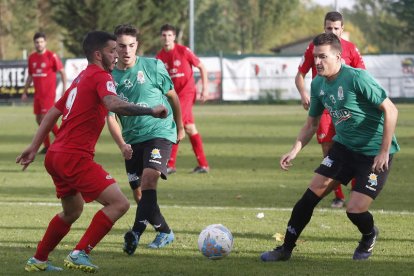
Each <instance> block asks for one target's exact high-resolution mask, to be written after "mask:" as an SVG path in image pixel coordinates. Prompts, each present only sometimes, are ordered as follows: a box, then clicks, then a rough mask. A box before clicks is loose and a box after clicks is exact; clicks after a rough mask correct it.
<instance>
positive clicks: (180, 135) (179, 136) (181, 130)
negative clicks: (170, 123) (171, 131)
mask: <svg viewBox="0 0 414 276" xmlns="http://www.w3.org/2000/svg"><path fill="white" fill-rule="evenodd" d="M184 138H185V130H184V128H183V127H178V128H177V143H176V144H178V143H180V141H181V140H183V139H184Z"/></svg>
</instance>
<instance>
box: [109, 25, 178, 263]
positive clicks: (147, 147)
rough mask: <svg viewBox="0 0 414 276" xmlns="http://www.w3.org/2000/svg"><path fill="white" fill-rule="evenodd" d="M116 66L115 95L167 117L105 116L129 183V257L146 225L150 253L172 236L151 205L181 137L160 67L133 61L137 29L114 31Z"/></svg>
mask: <svg viewBox="0 0 414 276" xmlns="http://www.w3.org/2000/svg"><path fill="white" fill-rule="evenodd" d="M115 36H116V37H117V52H118V55H119V58H118V63H117V65H116V67H115V68H114V70H113V71H112V76H113V78H114V81H115V85H116V92H117V94H118V96H119V97H120V98H121V99H123V100H125V101H127V102H130V103H133V104H136V105H139V106H145V107H152V106H157V105H159V104H161V105H164V106H165V107H167V109H168V116H167V118H165V119H163V120H161V119H155V120H154V119H153V118H152V117H150V116H141V117H129V118H128V117H126V116H118V119H119V122H120V123H121V125H122V131H121V128H120V126H119V125H118V122H117V120H116V118H115V116H114V114H109V115H108V127H109V130H110V132H111V135H112V137H113V138H114V140H115V142H116V143H117V144H118V146H119V148H120V150H121V152H122V154H123V156H124V158H125V167H126V172H127V175H128V180H129V184H130V186H131V189H132V191H133V195H134V199H135V201H136V202H137V204H138V206H137V210H136V217H135V222H134V226H133V228H132V229H131V230H130V231H128V232H127V233H126V234H125V236H124V241H125V243H124V252H125V253H127V254H128V255H132V254H134V252H135V250H136V248H137V246H138V242H139V239H140V236H141V235H142V234H143V232H144V231H145V229H146V227H147V225H148V224H151V225H152V226H153V227H154V229H155V230H156V231H157V232H158V234H157V235H156V237H155V239H154V241H153V242H152V243H150V244H149V247H150V248H161V247H164V246H166V245H167V244H169V243H171V242H173V240H174V233H173V231H172V230H171V229H170V228H169V226H168V224H167V222H166V220H165V219H164V217H163V216H162V214H161V211H160V208H159V206H158V203H157V182H158V179H159V177H160V176H161V178H163V179H167V162H168V159H169V158H170V154H171V147H172V145H173V144H175V143H178V142H179V141H180V140H181V139H183V138H184V136H185V132H184V127H183V123H182V117H181V110H180V102H179V99H178V96H177V94H176V93H175V91H174V88H173V84H172V81H171V78H170V76H169V75H168V72H167V70H166V69H165V66H164V64H163V63H162V62H161V61H159V60H156V59H154V58H145V57H139V56H136V51H137V48H138V39H137V37H138V29H137V28H135V27H134V26H132V25H126V24H124V25H119V26H117V27H116V28H115Z"/></svg>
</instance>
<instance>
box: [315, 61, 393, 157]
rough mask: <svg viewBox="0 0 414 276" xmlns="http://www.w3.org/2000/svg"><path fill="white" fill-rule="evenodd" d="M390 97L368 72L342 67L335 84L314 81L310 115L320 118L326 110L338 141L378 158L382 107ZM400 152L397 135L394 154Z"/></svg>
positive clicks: (322, 79) (391, 150)
mask: <svg viewBox="0 0 414 276" xmlns="http://www.w3.org/2000/svg"><path fill="white" fill-rule="evenodd" d="M386 98H387V93H386V91H385V90H384V88H382V87H381V85H379V84H378V82H377V81H376V80H375V79H374V78H373V77H372V76H371V75H370V74H369V73H368V72H367V71H365V70H362V69H355V68H352V67H350V66H347V65H342V67H341V71H340V72H339V74H338V76H337V77H336V79H334V80H332V81H328V80H327V79H326V78H325V77H321V76H317V77H315V78H314V79H313V81H312V84H311V105H310V109H309V116H311V117H318V116H320V115H321V114H322V112H323V110H324V109H325V108H326V109H327V110H328V111H329V113H330V115H331V117H332V122H333V124H334V126H335V131H336V135H335V136H334V138H333V140H334V141H336V142H338V143H341V144H343V145H344V146H346V147H347V148H349V149H350V150H353V151H355V152H359V153H362V154H365V155H377V154H378V153H379V150H380V148H381V144H382V137H383V131H384V113H383V112H382V111H381V110H380V109H378V106H379V105H380V104H381V103H382V102H383V101H384V100H385V99H386ZM399 149H400V148H399V146H398V143H397V140H396V138H395V136H393V138H392V142H391V148H390V154H393V153H395V152H397V151H399Z"/></svg>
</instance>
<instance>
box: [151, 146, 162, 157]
mask: <svg viewBox="0 0 414 276" xmlns="http://www.w3.org/2000/svg"><path fill="white" fill-rule="evenodd" d="M151 158H152V159H161V158H162V156H161V152H160V149H157V148H154V149H153V150H152V151H151Z"/></svg>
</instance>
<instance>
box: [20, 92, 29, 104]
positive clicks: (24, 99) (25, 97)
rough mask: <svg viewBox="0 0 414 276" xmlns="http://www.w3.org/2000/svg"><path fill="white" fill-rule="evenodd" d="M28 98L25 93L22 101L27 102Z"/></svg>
mask: <svg viewBox="0 0 414 276" xmlns="http://www.w3.org/2000/svg"><path fill="white" fill-rule="evenodd" d="M27 98H28V96H27V93H23V94H22V98H21V100H22V101H24V102H25V101H27Z"/></svg>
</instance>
